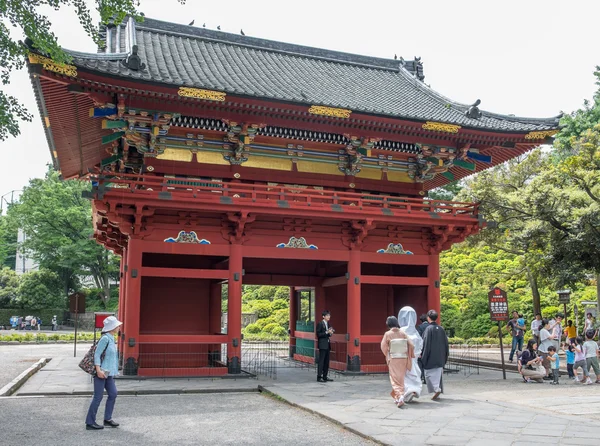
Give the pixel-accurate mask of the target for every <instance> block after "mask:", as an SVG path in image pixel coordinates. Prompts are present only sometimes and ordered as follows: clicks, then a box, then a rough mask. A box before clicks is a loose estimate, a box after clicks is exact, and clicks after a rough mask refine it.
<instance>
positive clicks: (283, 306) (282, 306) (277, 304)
mask: <svg viewBox="0 0 600 446" xmlns="http://www.w3.org/2000/svg"><path fill="white" fill-rule="evenodd" d="M272 305H273V310H274V311H277V310H288V311H289V305H288V301H287V300H285V299H275V300H274V301H273V304H272Z"/></svg>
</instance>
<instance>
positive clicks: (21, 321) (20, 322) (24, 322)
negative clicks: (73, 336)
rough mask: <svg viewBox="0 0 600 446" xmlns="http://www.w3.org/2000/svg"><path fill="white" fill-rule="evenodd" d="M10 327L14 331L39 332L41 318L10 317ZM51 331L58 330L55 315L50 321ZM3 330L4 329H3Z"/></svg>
mask: <svg viewBox="0 0 600 446" xmlns="http://www.w3.org/2000/svg"><path fill="white" fill-rule="evenodd" d="M9 322H10V327H11V328H12V329H14V330H23V331H31V330H35V331H40V330H41V329H42V322H43V321H42V318H41V317H39V316H12V317H11V318H10V321H9ZM50 324H51V327H52V331H56V330H57V329H58V320H57V318H56V315H54V316H53V317H52V320H51V321H50ZM3 328H4V327H3Z"/></svg>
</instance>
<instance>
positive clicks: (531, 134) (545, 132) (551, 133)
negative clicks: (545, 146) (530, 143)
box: [525, 130, 558, 139]
mask: <svg viewBox="0 0 600 446" xmlns="http://www.w3.org/2000/svg"><path fill="white" fill-rule="evenodd" d="M557 133H558V130H543V131H540V132H529V133H528V134H527V135H525V139H544V138H546V137H548V136H554V135H556V134H557Z"/></svg>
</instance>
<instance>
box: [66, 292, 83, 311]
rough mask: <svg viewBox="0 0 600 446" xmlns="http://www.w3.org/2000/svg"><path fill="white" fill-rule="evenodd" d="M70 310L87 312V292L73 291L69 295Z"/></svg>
mask: <svg viewBox="0 0 600 446" xmlns="http://www.w3.org/2000/svg"><path fill="white" fill-rule="evenodd" d="M69 312H71V313H75V314H79V313H85V294H83V293H73V294H71V295H70V296H69Z"/></svg>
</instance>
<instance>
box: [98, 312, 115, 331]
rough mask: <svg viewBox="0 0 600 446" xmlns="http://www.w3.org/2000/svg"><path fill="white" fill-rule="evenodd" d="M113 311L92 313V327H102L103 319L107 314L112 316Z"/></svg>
mask: <svg viewBox="0 0 600 446" xmlns="http://www.w3.org/2000/svg"><path fill="white" fill-rule="evenodd" d="M114 315H115V313H94V327H95V328H104V319H106V318H107V317H108V316H114Z"/></svg>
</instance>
